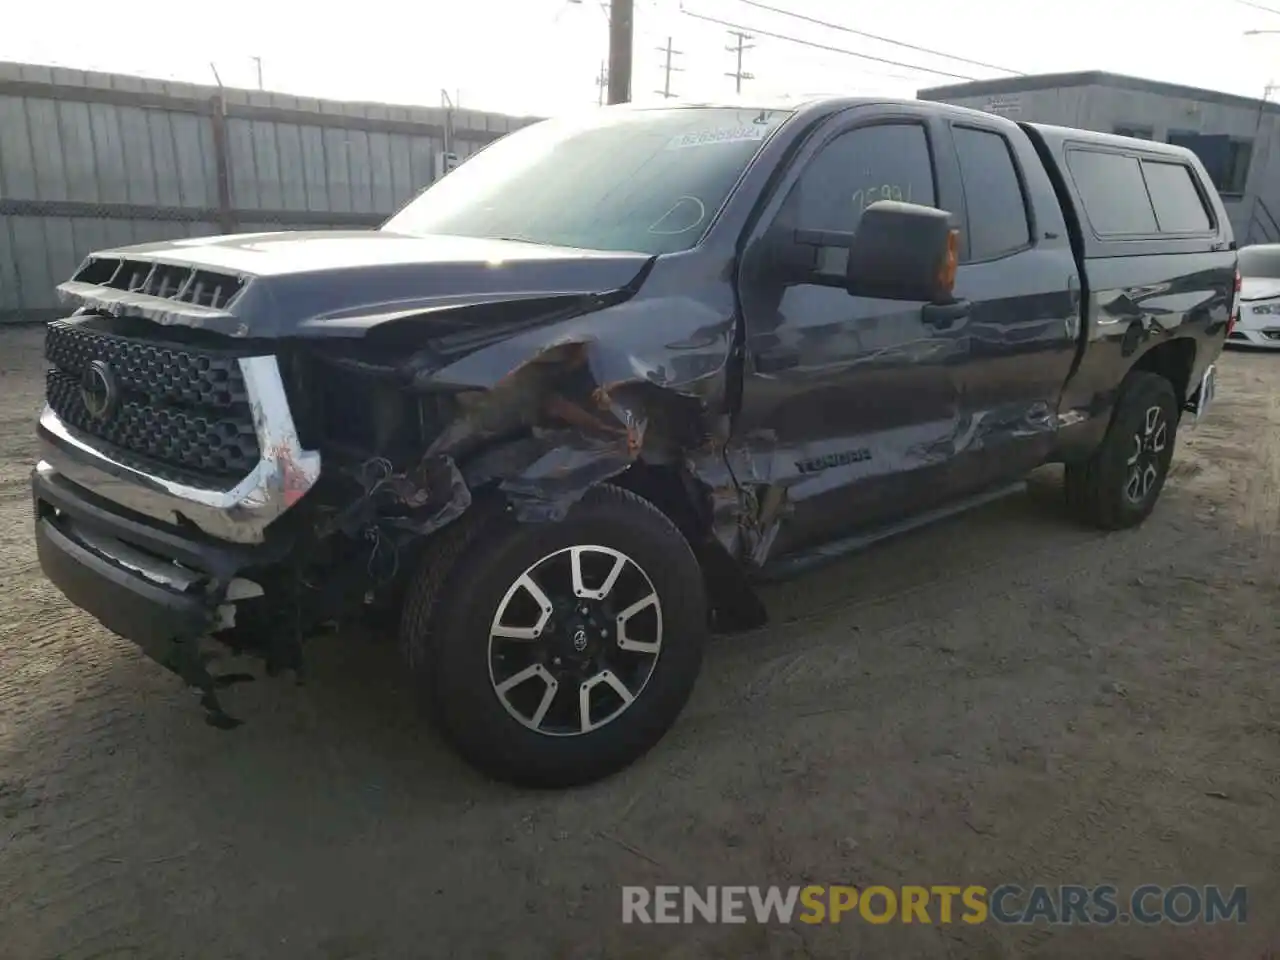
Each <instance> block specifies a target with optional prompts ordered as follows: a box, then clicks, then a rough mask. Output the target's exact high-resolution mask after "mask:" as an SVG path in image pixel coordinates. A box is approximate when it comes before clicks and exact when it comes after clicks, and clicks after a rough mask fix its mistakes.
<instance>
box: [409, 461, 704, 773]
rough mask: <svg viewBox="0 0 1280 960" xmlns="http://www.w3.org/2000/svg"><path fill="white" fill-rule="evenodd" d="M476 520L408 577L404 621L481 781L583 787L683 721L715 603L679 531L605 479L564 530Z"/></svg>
mask: <svg viewBox="0 0 1280 960" xmlns="http://www.w3.org/2000/svg"><path fill="white" fill-rule="evenodd" d="M469 520H470V518H468V517H466V516H464V517H463V518H461V520H460V521H459V524H460V525H461V524H467V523H468V521H469ZM472 523H473V525H472V526H471V529H469V530H464V529H463V528H462V527H461V526H460V527H459V529H458V530H457V531H455V532H454V535H453V537H452V538H450V539H449V540H447V541H446V542H445V544H444V547H445V548H446V552H447V553H448V556H447V557H444V558H441V557H437V558H436V559H435V560H433V561H428V562H427V563H425V564H424V566H423V568H422V569H421V570H420V571H419V573H418V575H417V576H416V577H415V578H414V580H413V582H412V583H411V584H410V586H409V592H408V597H407V599H406V604H405V610H404V618H403V620H402V624H401V640H402V644H403V645H404V647H405V649H406V651H407V652H409V653H410V654H411V656H410V665H411V667H412V669H413V671H414V674H415V677H416V679H417V682H418V685H419V688H420V690H421V693H422V695H423V696H424V697H425V698H426V699H427V700H428V701H430V703H431V712H432V715H433V717H434V718H435V719H436V721H437V723H438V725H439V727H440V729H441V731H442V732H443V733H444V735H445V737H446V738H447V739H448V740H449V741H450V743H451V744H452V745H453V747H454V748H455V749H456V750H457V751H458V752H459V753H460V754H461V755H462V757H463V758H464V759H465V760H466V761H467V762H469V763H470V764H472V765H473V766H474V767H476V768H477V769H479V770H481V771H482V772H483V773H485V774H487V775H489V776H491V777H494V778H495V779H499V780H504V781H507V782H510V783H516V784H520V785H524V786H537V787H566V786H572V785H575V784H580V783H587V782H590V781H593V780H598V779H600V778H602V777H605V776H608V775H610V774H612V773H614V772H616V771H617V770H620V769H622V768H623V767H625V766H627V765H629V764H631V763H632V762H634V761H635V760H636V759H638V758H639V757H640V756H641V755H643V754H644V753H645V752H646V751H647V750H648V749H649V748H650V747H652V746H653V745H654V744H655V743H656V742H657V741H658V740H659V739H660V738H661V737H662V736H663V734H664V733H665V732H666V731H667V729H668V728H669V727H670V726H671V724H672V723H673V722H674V721H675V719H676V717H677V716H678V715H679V713H680V711H681V709H682V708H683V707H684V704H685V703H686V701H687V700H688V698H689V695H690V693H691V692H692V689H693V685H694V680H695V678H696V676H697V673H698V669H699V667H700V665H701V660H702V649H703V644H704V641H705V637H706V632H707V613H706V598H705V596H704V588H703V583H702V576H701V571H700V570H699V567H698V563H697V560H696V559H695V558H694V555H693V552H692V550H690V548H689V545H688V543H687V542H686V541H685V539H684V537H683V536H682V535H681V534H680V532H679V530H677V529H676V527H675V526H674V524H672V523H671V521H670V520H669V519H668V518H667V517H666V516H665V515H663V514H662V513H661V512H660V511H659V510H658V509H657V508H656V507H654V506H653V505H652V504H650V503H649V502H648V501H646V500H643V499H642V498H640V497H638V496H636V495H635V494H633V493H631V492H629V491H626V490H622V489H620V488H618V487H613V486H609V485H605V486H601V487H597V488H595V489H593V490H591V491H590V492H589V493H588V494H587V495H586V497H584V498H583V499H582V500H581V501H579V502H578V503H577V504H575V505H574V507H573V508H572V509H571V510H570V511H569V514H568V516H567V517H566V518H565V519H564V520H563V521H561V522H559V523H536V524H522V523H517V522H515V521H514V520H513V519H512V518H510V517H509V516H504V515H498V516H493V517H490V518H487V519H483V518H479V517H477V518H476V519H475V520H474V521H472ZM446 532H448V531H446ZM575 570H576V571H577V574H576V578H575V574H574V571H575ZM530 580H531V581H532V583H533V587H532V588H530V587H528V586H527V584H528V583H529V581H530ZM544 604H545V607H547V608H550V609H544ZM535 631H536V634H537V635H536V636H535V635H534V633H535ZM513 634H515V635H518V636H513ZM521 676H523V677H524V679H523V680H521V679H519V678H520V677H521ZM584 687H585V688H586V693H585V694H584V693H583V689H584ZM628 698H630V699H628ZM584 702H585V705H586V707H585V711H584V709H583V705H584ZM584 714H585V719H584Z"/></svg>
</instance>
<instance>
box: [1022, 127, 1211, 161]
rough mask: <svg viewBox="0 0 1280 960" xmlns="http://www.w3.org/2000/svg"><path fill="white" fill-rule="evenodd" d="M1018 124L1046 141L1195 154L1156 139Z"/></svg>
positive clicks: (1186, 156) (1181, 155) (1187, 156)
mask: <svg viewBox="0 0 1280 960" xmlns="http://www.w3.org/2000/svg"><path fill="white" fill-rule="evenodd" d="M1018 126H1020V127H1023V128H1030V129H1031V130H1034V131H1035V132H1036V133H1038V134H1039V135H1040V136H1041V138H1042V139H1044V140H1045V142H1047V143H1053V144H1062V143H1065V142H1067V141H1071V142H1072V143H1091V144H1095V145H1099V146H1110V147H1123V148H1124V149H1126V150H1140V151H1142V152H1143V153H1147V154H1162V155H1165V156H1170V157H1179V158H1181V159H1184V160H1187V159H1194V158H1195V154H1194V153H1193V152H1192V151H1190V150H1188V149H1187V148H1186V147H1179V146H1176V145H1174V144H1172V143H1161V142H1160V141H1158V140H1142V139H1139V138H1137V137H1122V136H1120V135H1119V134H1116V133H1100V132H1098V131H1097V130H1081V129H1079V128H1078V127H1059V126H1055V125H1053V124H1051V123H1020V124H1018Z"/></svg>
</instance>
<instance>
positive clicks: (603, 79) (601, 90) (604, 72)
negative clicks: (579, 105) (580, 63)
mask: <svg viewBox="0 0 1280 960" xmlns="http://www.w3.org/2000/svg"><path fill="white" fill-rule="evenodd" d="M608 89H609V68H608V67H606V66H605V63H604V61H603V60H601V61H600V72H599V73H597V74H596V102H597V103H598V104H600V106H602V107H603V106H604V94H605V91H606V90H608Z"/></svg>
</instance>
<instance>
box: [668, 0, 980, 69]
mask: <svg viewBox="0 0 1280 960" xmlns="http://www.w3.org/2000/svg"><path fill="white" fill-rule="evenodd" d="M680 12H681V13H682V14H684V15H685V16H687V17H692V18H694V19H695V20H705V21H706V22H707V23H714V24H718V25H719V26H722V27H725V28H727V29H729V30H743V31H746V32H747V33H750V34H752V35H754V36H757V37H770V38H771V39H774V40H782V41H784V42H786V43H796V44H800V45H801V46H805V47H812V48H813V49H815V50H827V51H829V52H831V53H839V54H843V55H844V56H847V57H857V58H858V59H860V60H870V61H872V62H873V63H886V64H888V65H889V66H891V67H903V68H905V69H907V70H915V71H916V72H917V73H927V74H932V75H933V76H936V77H951V78H952V79H955V80H977V79H979V78H978V77H975V76H971V75H969V74H965V73H954V72H952V71H950V70H939V69H937V68H936V67H922V66H920V65H919V64H916V63H904V62H903V61H901V60H890V59H889V58H887V57H876V56H872V55H871V54H869V53H859V52H858V51H856V50H850V49H848V48H847V47H835V46H831V45H829V44H825V43H818V42H817V41H814V40H804V39H801V38H800V37H793V36H789V35H787V34H785V33H776V32H774V31H771V30H761V29H759V28H758V27H749V26H746V25H744V24H741V23H733V22H732V21H729V20H721V19H720V18H719V17H712V16H708V15H707V14H705V13H696V12H695V11H693V10H688V9H686V8H685V7H684V6H683V5H682V6H681V7H680Z"/></svg>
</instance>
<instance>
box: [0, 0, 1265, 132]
mask: <svg viewBox="0 0 1280 960" xmlns="http://www.w3.org/2000/svg"><path fill="white" fill-rule="evenodd" d="M635 2H636V42H635V73H634V80H633V98H634V99H636V100H645V101H652V100H655V99H658V98H657V97H656V96H655V95H654V93H653V91H655V90H656V89H658V88H660V87H661V85H662V69H661V64H662V59H663V57H662V54H660V53H659V52H658V50H657V49H656V48H657V47H659V46H662V45H663V44H665V43H666V39H667V37H668V36H671V37H672V38H673V39H674V46H675V48H676V49H678V50H682V51H684V54H683V56H680V57H677V58H675V62H676V63H677V64H678V65H680V66H682V67H683V68H684V70H683V72H680V73H675V74H673V76H672V89H673V91H674V92H676V93H678V94H679V96H680V97H681V98H685V99H709V98H717V97H725V96H731V95H732V93H733V80H732V79H730V78H729V77H727V76H725V75H724V74H725V71H730V70H733V69H734V56H733V54H732V53H730V52H728V51H727V50H725V46H726V44H728V43H730V42H731V38H730V37H729V36H728V33H727V30H726V28H724V27H722V26H718V25H715V24H711V23H707V22H705V21H700V20H697V19H695V18H694V17H692V16H690V15H689V13H690V12H691V13H699V14H703V15H705V16H709V17H714V18H717V19H720V20H727V21H732V22H734V23H737V24H741V25H743V26H746V27H748V28H754V29H756V30H759V31H768V32H773V33H781V34H787V35H789V36H793V37H797V38H801V39H805V40H810V41H814V42H817V43H823V44H827V45H829V46H836V47H843V48H845V49H848V50H852V51H856V52H858V53H863V54H867V55H870V56H876V57H883V58H886V59H890V60H898V61H902V62H903V63H907V64H911V65H913V66H916V67H927V68H931V69H936V70H943V71H948V72H951V73H956V74H967V75H969V76H972V77H979V78H987V77H995V76H1007V75H1008V74H1003V73H999V72H998V71H995V70H990V69H984V68H981V67H974V66H972V65H969V64H964V63H959V62H956V61H952V60H944V59H940V58H938V57H934V56H930V55H928V54H924V53H920V52H917V51H914V50H908V49H905V48H902V47H895V46H891V45H888V44H884V43H879V42H876V41H873V40H868V39H866V38H863V37H858V36H854V35H851V34H848V33H842V32H838V31H835V30H831V29H826V28H822V27H818V26H815V25H813V24H808V23H805V22H802V21H799V20H796V19H793V18H791V17H786V16H779V15H778V14H774V13H768V12H765V11H763V10H759V9H756V8H753V7H751V6H749V5H748V4H746V3H744V2H743V0H635ZM764 2H768V3H769V4H770V5H771V6H777V7H781V8H785V9H788V10H792V11H795V12H797V13H803V14H806V15H808V16H811V17H817V18H819V19H823V20H828V21H832V22H835V23H839V24H843V25H846V26H850V27H854V28H857V29H860V30H864V31H867V32H869V33H874V34H878V35H880V36H884V37H889V38H892V39H896V40H901V41H904V42H908V43H912V44H915V45H917V46H922V47H930V48H933V49H938V50H945V51H948V52H951V53H956V54H959V55H961V56H964V57H967V58H969V59H972V60H979V61H985V62H987V63H991V64H996V65H999V66H1002V67H1008V68H1010V69H1013V70H1017V71H1019V72H1023V73H1047V72H1054V71H1064V70H1088V69H1101V70H1110V71H1112V72H1116V73H1126V74H1131V75H1134V76H1140V77H1147V78H1150V79H1155V80H1164V81H1169V82H1174V83H1184V84H1187V85H1190V86H1199V87H1207V88H1210V89H1216V90H1222V91H1227V92H1230V93H1238V94H1243V95H1246V96H1255V97H1256V96H1261V94H1262V91H1263V87H1264V85H1266V84H1267V83H1268V82H1270V81H1272V80H1277V81H1280V33H1277V34H1274V35H1270V36H1266V35H1264V36H1243V35H1242V34H1243V32H1244V31H1245V30H1249V29H1272V30H1278V31H1280V0H1256V2H1257V3H1260V4H1262V5H1264V6H1270V7H1272V8H1274V10H1275V11H1277V12H1275V13H1270V12H1266V11H1264V10H1260V9H1256V8H1252V7H1249V6H1246V5H1245V4H1243V3H1239V2H1236V0H1055V2H1046V0H1041V2H1036V0H961V2H959V3H953V2H946V0H888V2H880V3H867V2H862V0H764ZM9 4H10V5H14V6H15V9H13V10H10V11H8V12H6V13H5V14H4V15H3V17H0V21H2V22H3V29H2V30H0V60H17V61H27V62H33V63H44V64H56V65H60V66H69V67H80V68H84V69H97V70H109V71H114V72H120V73H134V74H140V75H144V76H152V77H161V78H167V79H180V80H188V81H194V82H199V83H209V82H211V81H212V73H211V71H210V68H209V61H214V62H216V64H217V67H218V71H219V73H220V74H221V76H222V80H223V82H224V83H225V84H227V85H228V86H248V87H252V86H255V85H256V79H255V65H254V61H253V59H252V58H253V57H255V56H257V57H261V58H262V64H263V74H264V82H265V86H266V88H267V89H269V90H278V91H281V92H286V93H293V94H298V95H304V96H315V97H333V98H336V99H347V100H382V101H388V102H394V103H421V104H427V105H432V106H436V105H439V104H440V102H441V95H440V91H441V89H447V90H449V91H450V94H451V95H452V96H454V98H455V99H457V98H458V97H459V95H460V99H461V106H463V107H464V108H471V109H489V110H500V111H504V112H510V113H519V114H536V115H544V116H545V115H548V114H552V113H557V112H562V111H567V110H574V109H577V108H580V107H584V106H589V105H590V104H593V103H595V102H596V97H597V87H596V82H595V81H596V77H597V75H598V72H599V70H600V65H601V61H602V60H603V59H604V57H605V56H606V51H607V44H608V28H607V20H606V15H605V12H604V10H603V9H602V8H601V2H600V0H347V2H334V3H325V2H320V0H311V2H302V0H215V2H214V3H200V4H196V3H185V2H183V0H114V2H113V3H110V4H106V5H105V6H104V4H103V3H102V0H46V2H35V3H26V4H22V12H21V13H18V12H17V7H16V4H17V0H9ZM753 42H754V43H755V47H754V48H753V49H751V50H749V51H747V53H746V56H745V59H744V68H745V69H746V70H749V71H750V72H752V73H754V74H755V76H756V78H757V79H755V80H748V81H746V82H745V84H744V88H743V93H744V95H746V94H749V93H759V94H761V95H770V96H772V95H777V94H793V95H802V94H809V93H836V92H840V93H873V94H891V95H899V96H912V95H913V94H914V92H915V91H916V90H917V89H918V88H920V87H925V86H933V85H938V84H943V83H953V82H960V81H959V80H957V79H954V78H949V77H946V76H939V75H936V74H930V73H926V72H924V71H923V70H917V69H909V68H904V67H899V66H889V65H887V64H881V63H874V62H871V61H867V60H860V59H857V58H855V57H850V56H844V55H841V54H837V53H830V52H824V51H822V50H817V49H813V48H809V47H803V46H799V45H797V44H793V43H788V42H785V41H783V40H780V39H774V38H770V37H767V36H763V35H758V36H757V37H756V39H755V40H754V41H753Z"/></svg>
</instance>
